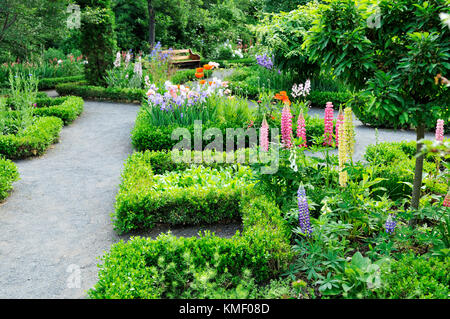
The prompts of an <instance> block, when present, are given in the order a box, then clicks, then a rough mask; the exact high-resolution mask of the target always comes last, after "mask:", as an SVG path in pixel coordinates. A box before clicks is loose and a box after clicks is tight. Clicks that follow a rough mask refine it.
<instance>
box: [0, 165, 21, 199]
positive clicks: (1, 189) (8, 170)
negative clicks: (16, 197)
mask: <svg viewBox="0 0 450 319" xmlns="http://www.w3.org/2000/svg"><path fill="white" fill-rule="evenodd" d="M18 179H19V172H18V170H17V167H16V165H14V163H13V162H11V161H10V160H7V159H4V158H2V157H0V202H1V201H3V200H4V199H5V198H6V197H7V196H8V193H9V191H10V190H11V189H12V183H13V182H15V181H17V180H18Z"/></svg>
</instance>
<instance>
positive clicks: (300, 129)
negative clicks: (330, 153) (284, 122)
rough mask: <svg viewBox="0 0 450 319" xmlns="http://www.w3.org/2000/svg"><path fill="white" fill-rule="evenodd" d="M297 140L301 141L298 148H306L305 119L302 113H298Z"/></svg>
mask: <svg viewBox="0 0 450 319" xmlns="http://www.w3.org/2000/svg"><path fill="white" fill-rule="evenodd" d="M297 138H301V139H302V142H301V144H300V147H308V146H307V145H306V123H305V118H304V117H303V111H300V114H299V115H298V120H297Z"/></svg>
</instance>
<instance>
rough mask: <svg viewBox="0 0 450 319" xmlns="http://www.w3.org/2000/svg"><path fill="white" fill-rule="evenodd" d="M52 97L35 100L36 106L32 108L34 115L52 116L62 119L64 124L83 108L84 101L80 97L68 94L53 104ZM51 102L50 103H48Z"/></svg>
mask: <svg viewBox="0 0 450 319" xmlns="http://www.w3.org/2000/svg"><path fill="white" fill-rule="evenodd" d="M54 102H55V101H53V100H52V99H50V98H49V99H39V100H37V101H36V105H37V108H35V109H34V110H33V115H34V116H39V117H42V116H44V117H45V116H54V117H58V118H60V119H61V120H63V122H64V125H67V124H70V123H72V122H73V121H74V120H75V119H76V118H77V117H78V116H79V115H80V114H81V113H82V112H83V109H84V101H83V99H82V98H80V97H75V96H69V97H66V98H60V99H58V100H57V102H59V103H58V104H56V105H54ZM49 104H51V105H49Z"/></svg>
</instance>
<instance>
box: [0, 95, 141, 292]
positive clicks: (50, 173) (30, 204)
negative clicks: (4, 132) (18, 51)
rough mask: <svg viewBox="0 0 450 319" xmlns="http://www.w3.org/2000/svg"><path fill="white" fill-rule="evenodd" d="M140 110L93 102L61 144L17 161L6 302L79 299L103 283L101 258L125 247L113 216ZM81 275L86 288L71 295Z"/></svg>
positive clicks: (6, 211) (2, 287) (3, 238)
mask: <svg viewBox="0 0 450 319" xmlns="http://www.w3.org/2000/svg"><path fill="white" fill-rule="evenodd" d="M138 109H139V107H138V106H136V105H125V104H113V103H95V102H86V103H85V111H84V113H83V114H82V115H81V117H80V118H79V119H77V120H76V121H75V122H74V123H73V124H72V125H70V126H67V127H65V128H64V129H63V130H62V132H61V140H60V143H59V144H56V145H54V146H53V147H52V148H51V149H49V150H48V151H47V153H46V154H45V155H44V156H42V157H40V158H32V159H27V160H22V161H17V166H18V168H19V172H20V177H21V180H20V181H19V182H17V183H15V184H14V191H13V193H12V194H11V196H10V197H9V198H8V199H7V201H6V203H4V204H3V205H1V206H0V298H79V297H83V296H84V295H85V290H86V289H88V288H90V287H92V286H93V284H94V283H95V282H96V273H97V267H96V264H97V260H96V258H97V257H98V256H101V255H102V254H103V251H104V250H107V249H109V247H110V245H111V244H112V243H113V242H116V241H118V240H119V239H120V238H119V237H118V236H117V235H116V234H115V232H114V230H113V228H112V225H111V221H110V219H111V218H110V213H111V212H112V211H113V205H114V197H115V194H116V191H117V186H118V185H119V179H120V172H121V170H122V168H123V161H124V160H125V159H126V158H127V156H128V155H129V154H130V153H131V152H132V146H131V140H130V132H131V129H132V127H133V125H134V121H135V118H136V114H137V111H138ZM70 265H74V266H71V267H69V266H70ZM78 267H79V268H78ZM78 269H79V270H80V271H81V286H80V288H68V287H67V281H68V280H69V279H70V278H69V276H70V275H71V274H75V275H76V273H77V270H78ZM70 270H72V273H70V272H68V271H70ZM75 286H76V281H75Z"/></svg>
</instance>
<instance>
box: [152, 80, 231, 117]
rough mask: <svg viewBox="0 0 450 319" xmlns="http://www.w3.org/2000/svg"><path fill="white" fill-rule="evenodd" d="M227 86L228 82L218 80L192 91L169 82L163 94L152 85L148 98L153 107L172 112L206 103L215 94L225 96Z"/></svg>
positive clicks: (165, 85)
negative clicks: (176, 109)
mask: <svg viewBox="0 0 450 319" xmlns="http://www.w3.org/2000/svg"><path fill="white" fill-rule="evenodd" d="M227 86H228V82H224V81H221V80H219V79H216V78H214V79H213V81H210V82H209V85H197V87H195V88H192V89H191V88H189V87H187V86H184V85H174V84H172V83H171V82H170V81H167V82H166V83H165V84H164V90H163V91H164V93H163V94H161V93H159V91H160V90H159V89H158V88H157V87H156V85H155V84H152V85H151V86H150V87H149V89H148V91H147V97H148V101H149V103H150V104H152V105H153V106H159V107H160V109H161V110H162V111H171V110H173V109H174V108H180V107H183V106H192V105H194V104H198V103H204V102H206V99H207V98H208V97H209V96H211V95H213V94H217V95H219V96H223V95H224V91H225V89H226V88H227Z"/></svg>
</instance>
